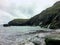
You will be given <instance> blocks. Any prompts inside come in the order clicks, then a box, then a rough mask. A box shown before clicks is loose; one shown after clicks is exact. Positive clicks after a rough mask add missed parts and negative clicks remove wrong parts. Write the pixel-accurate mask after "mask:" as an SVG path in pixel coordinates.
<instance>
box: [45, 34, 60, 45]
mask: <svg viewBox="0 0 60 45" xmlns="http://www.w3.org/2000/svg"><path fill="white" fill-rule="evenodd" d="M45 42H46V45H60V34H52V35H49V36H47V37H46V38H45Z"/></svg>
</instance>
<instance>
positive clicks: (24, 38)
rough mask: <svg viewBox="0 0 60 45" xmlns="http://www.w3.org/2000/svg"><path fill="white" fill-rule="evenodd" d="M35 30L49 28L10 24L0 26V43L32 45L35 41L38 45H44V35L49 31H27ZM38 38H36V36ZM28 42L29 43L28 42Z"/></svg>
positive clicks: (5, 44) (6, 44) (2, 44)
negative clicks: (8, 25) (35, 32)
mask: <svg viewBox="0 0 60 45" xmlns="http://www.w3.org/2000/svg"><path fill="white" fill-rule="evenodd" d="M36 30H46V31H47V30H49V29H43V28H40V26H10V27H3V26H0V44H1V45H34V43H32V42H33V41H34V42H35V41H37V42H39V43H40V45H44V41H43V40H44V39H42V38H41V37H45V36H46V35H47V34H50V33H37V34H28V33H29V32H34V31H36ZM37 35H38V36H39V37H40V38H37V37H36V36H37ZM29 43H30V44H29Z"/></svg>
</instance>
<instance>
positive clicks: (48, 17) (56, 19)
mask: <svg viewBox="0 0 60 45" xmlns="http://www.w3.org/2000/svg"><path fill="white" fill-rule="evenodd" d="M26 24H27V25H35V26H36V25H40V26H41V27H48V26H49V25H50V26H49V28H52V29H57V28H60V1H58V2H56V3H55V4H54V5H53V6H52V7H49V8H47V9H46V10H43V11H42V12H41V13H40V14H38V15H36V16H34V17H32V18H31V19H30V20H29V21H27V23H26Z"/></svg>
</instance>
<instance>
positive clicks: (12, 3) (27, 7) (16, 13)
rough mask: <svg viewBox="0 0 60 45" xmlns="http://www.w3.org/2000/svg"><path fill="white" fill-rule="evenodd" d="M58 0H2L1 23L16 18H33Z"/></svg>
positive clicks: (0, 5)
mask: <svg viewBox="0 0 60 45" xmlns="http://www.w3.org/2000/svg"><path fill="white" fill-rule="evenodd" d="M56 1H58V0H0V24H3V23H8V22H9V21H10V20H12V19H14V18H31V17H32V16H34V15H36V14H38V13H40V12H41V11H42V10H44V9H46V8H48V7H50V6H52V5H53V4H54V3H55V2H56Z"/></svg>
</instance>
